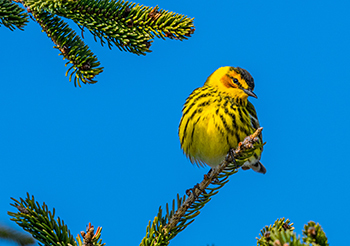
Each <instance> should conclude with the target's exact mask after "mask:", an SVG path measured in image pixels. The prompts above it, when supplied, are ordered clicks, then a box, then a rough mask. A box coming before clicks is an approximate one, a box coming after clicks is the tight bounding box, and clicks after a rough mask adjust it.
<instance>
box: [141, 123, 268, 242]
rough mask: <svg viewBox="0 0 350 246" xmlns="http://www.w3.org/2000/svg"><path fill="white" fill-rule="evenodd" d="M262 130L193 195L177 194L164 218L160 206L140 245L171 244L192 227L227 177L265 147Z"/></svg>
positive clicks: (238, 149) (208, 176) (229, 156)
mask: <svg viewBox="0 0 350 246" xmlns="http://www.w3.org/2000/svg"><path fill="white" fill-rule="evenodd" d="M262 129H263V128H262V127H261V128H259V129H257V130H256V132H254V133H253V134H252V135H250V136H248V137H246V138H245V139H244V141H243V142H241V143H239V144H238V147H237V149H236V150H234V151H231V150H230V152H229V154H228V156H227V157H226V159H225V160H224V161H223V162H222V163H221V164H220V165H219V166H218V167H216V168H215V169H212V170H211V171H209V172H208V174H205V175H204V179H203V181H202V182H201V183H199V184H197V185H195V186H194V188H192V189H190V190H191V191H192V192H191V193H188V194H187V195H188V197H187V198H186V196H183V197H180V196H179V194H177V198H176V199H174V200H173V202H172V206H171V207H170V209H169V205H168V204H166V213H165V215H162V214H163V210H162V208H161V207H160V208H159V212H158V215H157V216H156V217H155V218H154V220H153V221H152V222H151V221H150V222H149V224H148V226H147V228H146V236H145V237H144V238H143V239H142V241H141V244H140V246H163V245H168V244H169V242H170V240H171V239H172V238H174V237H175V236H176V235H177V234H178V233H179V232H181V231H182V230H184V229H185V228H186V227H187V226H188V225H189V224H191V223H192V222H193V221H194V218H195V217H196V216H197V215H199V213H200V210H201V209H202V208H203V207H204V206H205V204H207V203H208V202H209V201H210V200H211V197H212V196H214V195H216V194H217V193H218V192H219V189H220V188H222V187H223V186H224V185H225V184H226V183H227V182H228V181H229V180H228V178H229V177H230V176H231V175H232V174H235V173H237V172H238V168H240V167H241V166H242V165H243V164H244V163H245V162H246V161H247V158H249V157H250V156H252V155H253V154H254V150H255V149H256V148H260V147H261V146H262V145H263V143H260V140H259V138H258V136H259V135H260V134H261V131H262ZM230 158H231V159H230ZM232 158H234V159H232ZM188 191H189V190H188ZM186 193H187V192H186ZM176 203H177V204H176Z"/></svg>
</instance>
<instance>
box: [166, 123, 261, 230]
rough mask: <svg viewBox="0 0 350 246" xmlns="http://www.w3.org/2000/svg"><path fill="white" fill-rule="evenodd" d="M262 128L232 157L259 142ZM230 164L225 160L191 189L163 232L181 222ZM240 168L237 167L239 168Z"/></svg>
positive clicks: (239, 147) (237, 155)
mask: <svg viewBox="0 0 350 246" xmlns="http://www.w3.org/2000/svg"><path fill="white" fill-rule="evenodd" d="M262 129H263V128H262V127H260V128H258V129H257V130H256V131H255V132H254V133H253V134H252V135H250V136H247V137H246V138H245V139H244V140H243V142H241V143H239V145H238V147H237V149H236V150H235V152H234V157H235V158H237V157H239V156H240V155H241V154H242V152H244V151H245V150H248V149H251V148H253V147H254V144H255V143H256V142H258V141H259V138H258V136H259V135H260V134H261V131H262ZM230 163H231V162H229V161H227V160H226V159H225V160H224V161H223V162H222V163H221V164H220V165H219V166H218V167H217V168H214V169H212V170H211V171H209V173H208V174H206V175H204V179H203V181H202V182H201V183H200V184H198V185H196V186H195V187H194V189H193V192H192V193H191V195H190V196H189V197H188V198H187V199H186V201H185V202H184V203H183V204H182V206H181V207H180V208H179V209H178V210H177V211H176V213H175V214H174V215H173V216H172V218H170V220H169V223H168V224H167V225H166V226H165V230H168V231H170V230H171V229H172V228H173V227H175V226H176V224H177V223H178V222H179V221H180V220H181V218H182V217H183V216H184V214H185V213H186V211H187V209H188V208H190V207H191V205H192V204H193V203H194V202H195V201H196V199H197V198H198V197H199V196H200V195H201V194H205V193H206V192H205V189H206V188H207V187H208V186H209V185H210V184H211V183H212V182H213V181H214V179H215V178H216V177H217V176H218V175H219V174H220V173H221V172H222V171H224V170H225V169H226V168H227V166H228V165H229V164H230ZM239 167H240V166H237V168H239Z"/></svg>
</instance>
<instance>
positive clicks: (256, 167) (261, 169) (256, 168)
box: [242, 161, 266, 174]
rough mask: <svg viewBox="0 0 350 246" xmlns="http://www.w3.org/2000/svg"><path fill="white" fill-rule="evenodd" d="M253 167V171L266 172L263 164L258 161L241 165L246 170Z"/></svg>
mask: <svg viewBox="0 0 350 246" xmlns="http://www.w3.org/2000/svg"><path fill="white" fill-rule="evenodd" d="M250 168H251V169H253V170H254V171H255V172H258V173H262V174H265V173H266V168H265V167H264V165H263V164H262V163H261V162H260V161H258V162H257V163H255V164H253V165H249V166H244V165H243V166H242V169H243V170H248V169H250Z"/></svg>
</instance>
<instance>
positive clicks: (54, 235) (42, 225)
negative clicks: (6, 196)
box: [8, 193, 104, 246]
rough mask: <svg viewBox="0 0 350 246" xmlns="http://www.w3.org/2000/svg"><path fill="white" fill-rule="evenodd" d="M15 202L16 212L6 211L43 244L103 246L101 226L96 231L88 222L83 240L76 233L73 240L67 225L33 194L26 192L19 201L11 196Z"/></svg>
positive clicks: (55, 245)
mask: <svg viewBox="0 0 350 246" xmlns="http://www.w3.org/2000/svg"><path fill="white" fill-rule="evenodd" d="M11 199H12V200H13V201H14V202H15V203H14V204H11V205H12V206H14V207H15V208H17V209H18V212H17V213H14V212H8V214H9V215H10V216H11V217H12V218H11V220H12V221H15V222H16V223H17V224H18V225H19V226H21V227H22V228H23V229H24V230H26V231H28V232H29V233H31V234H32V236H33V237H34V238H35V239H37V240H38V241H39V242H41V243H43V245H53V246H62V245H67V246H77V245H79V246H83V245H84V246H103V245H104V244H103V243H102V240H101V239H100V236H101V230H102V228H101V227H98V228H97V230H96V233H95V232H94V227H93V226H91V224H89V227H88V228H87V232H86V233H85V232H82V233H81V235H82V237H83V242H82V241H81V238H80V236H79V235H78V237H77V241H78V243H77V242H76V241H75V240H74V238H73V236H72V235H71V233H70V231H69V230H68V228H67V225H65V224H64V222H63V220H61V219H60V218H59V217H58V218H57V220H55V209H54V208H53V210H52V212H51V211H49V209H48V207H47V205H46V204H45V203H43V205H42V206H40V204H39V203H38V202H36V201H35V199H34V196H32V197H30V196H29V194H28V193H27V197H26V198H25V199H22V198H20V201H18V200H16V199H14V198H11Z"/></svg>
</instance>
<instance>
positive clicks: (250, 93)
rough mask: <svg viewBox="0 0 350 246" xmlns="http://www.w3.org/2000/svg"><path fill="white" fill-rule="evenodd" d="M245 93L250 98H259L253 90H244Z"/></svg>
mask: <svg viewBox="0 0 350 246" xmlns="http://www.w3.org/2000/svg"><path fill="white" fill-rule="evenodd" d="M243 91H244V92H245V93H246V94H247V95H248V96H251V97H255V98H258V96H257V95H255V93H254V92H252V90H251V89H243Z"/></svg>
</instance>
